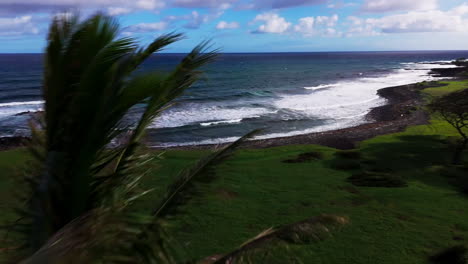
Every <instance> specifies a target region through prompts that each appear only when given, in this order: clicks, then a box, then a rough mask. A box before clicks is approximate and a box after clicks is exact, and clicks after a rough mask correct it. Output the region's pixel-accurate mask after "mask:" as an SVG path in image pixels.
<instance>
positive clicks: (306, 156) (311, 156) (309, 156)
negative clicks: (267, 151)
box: [283, 151, 323, 163]
mask: <svg viewBox="0 0 468 264" xmlns="http://www.w3.org/2000/svg"><path fill="white" fill-rule="evenodd" d="M322 159H323V153H321V152H318V151H312V152H306V153H302V154H299V155H298V156H297V157H296V158H294V159H287V160H283V162H284V163H302V162H307V161H311V160H322Z"/></svg>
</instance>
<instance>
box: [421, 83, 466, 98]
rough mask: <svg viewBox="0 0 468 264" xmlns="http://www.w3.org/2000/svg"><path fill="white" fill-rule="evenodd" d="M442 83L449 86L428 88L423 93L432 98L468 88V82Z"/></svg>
mask: <svg viewBox="0 0 468 264" xmlns="http://www.w3.org/2000/svg"><path fill="white" fill-rule="evenodd" d="M440 83H442V84H447V86H443V87H434V88H426V89H424V90H423V92H424V93H426V94H428V95H431V96H441V95H445V94H448V93H452V92H456V91H460V90H463V89H466V88H468V80H463V81H444V82H440Z"/></svg>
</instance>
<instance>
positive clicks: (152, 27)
mask: <svg viewBox="0 0 468 264" xmlns="http://www.w3.org/2000/svg"><path fill="white" fill-rule="evenodd" d="M167 26H168V23H167V22H164V21H163V22H155V23H139V24H136V25H132V26H129V27H127V28H126V29H125V32H126V34H129V33H145V32H157V31H161V30H165V29H166V28H167Z"/></svg>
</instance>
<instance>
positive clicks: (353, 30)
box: [348, 4, 468, 35]
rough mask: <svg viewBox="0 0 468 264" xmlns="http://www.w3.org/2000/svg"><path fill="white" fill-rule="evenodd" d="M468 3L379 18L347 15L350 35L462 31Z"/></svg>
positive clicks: (466, 26) (467, 25) (467, 22)
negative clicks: (448, 7) (447, 8)
mask: <svg viewBox="0 0 468 264" xmlns="http://www.w3.org/2000/svg"><path fill="white" fill-rule="evenodd" d="M467 15H468V5H466V4H463V5H461V6H458V7H456V8H454V9H451V10H449V11H440V10H429V11H412V12H408V13H405V14H398V15H389V16H384V17H381V18H368V19H361V18H358V17H348V22H349V23H350V29H349V31H348V33H349V34H351V35H376V34H381V33H389V34H391V33H417V32H463V31H467V30H468V19H467V18H466V16H467Z"/></svg>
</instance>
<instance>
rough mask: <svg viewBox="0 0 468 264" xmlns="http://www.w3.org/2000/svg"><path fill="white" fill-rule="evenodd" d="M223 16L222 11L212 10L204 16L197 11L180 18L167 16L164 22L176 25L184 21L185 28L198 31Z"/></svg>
mask: <svg viewBox="0 0 468 264" xmlns="http://www.w3.org/2000/svg"><path fill="white" fill-rule="evenodd" d="M223 14H224V10H214V11H211V12H209V13H206V14H202V13H199V12H198V11H192V12H191V13H190V14H187V15H180V16H168V17H166V18H165V21H167V22H169V23H176V22H179V21H185V22H186V23H185V25H184V27H185V28H188V29H198V28H200V26H201V25H203V24H205V23H208V22H210V21H213V20H214V19H217V18H219V17H220V16H222V15H223Z"/></svg>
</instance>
